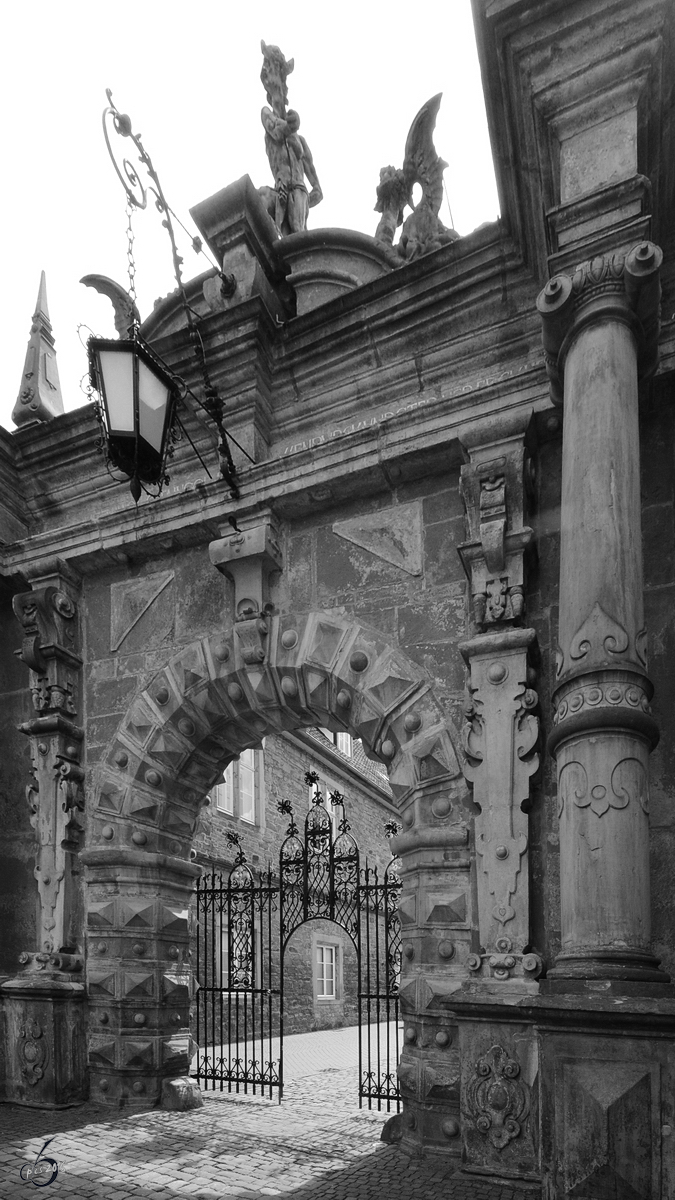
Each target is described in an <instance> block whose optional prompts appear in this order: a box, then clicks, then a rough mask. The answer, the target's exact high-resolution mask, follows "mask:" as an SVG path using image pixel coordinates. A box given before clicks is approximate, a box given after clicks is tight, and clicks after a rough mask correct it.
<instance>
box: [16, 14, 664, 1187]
mask: <svg viewBox="0 0 675 1200" xmlns="http://www.w3.org/2000/svg"><path fill="white" fill-rule="evenodd" d="M474 9H475V20H476V29H477V35H478V46H479V55H480V59H481V67H482V71H483V78H484V84H485V92H486V103H487V109H488V119H489V123H490V127H491V135H492V141H493V149H494V155H495V166H496V170H497V176H498V183H499V188H500V195H501V208H502V217H501V219H500V220H499V221H498V222H495V223H494V224H492V225H488V226H485V227H482V228H480V229H479V230H476V231H475V232H474V233H472V234H470V235H468V236H467V237H463V238H460V239H459V240H454V241H446V242H445V243H444V244H438V245H437V246H436V248H433V249H431V250H430V251H429V252H428V253H420V254H417V255H412V256H410V257H408V258H407V259H405V258H403V257H400V256H399V257H398V258H396V256H393V257H392V253H390V250H389V251H388V250H386V249H383V246H382V243H381V242H375V240H374V239H370V238H366V237H365V235H362V234H351V233H350V232H349V231H338V232H337V233H336V232H335V231H332V232H330V231H329V232H326V231H322V232H321V233H318V232H317V231H314V232H307V231H304V232H295V233H291V234H289V235H287V236H285V237H284V238H281V239H280V238H279V237H278V235H277V232H276V230H275V227H274V225H273V223H272V221H271V218H270V217H269V214H268V212H267V211H266V209H265V207H264V205H263V204H262V201H261V199H260V197H259V195H258V193H257V192H256V190H255V189H254V188H253V186H252V184H251V182H250V180H248V178H247V177H245V178H244V179H243V180H240V181H238V182H237V183H230V182H229V181H225V182H227V184H228V186H226V187H224V189H223V190H222V191H221V192H219V193H218V194H216V195H215V196H213V197H211V198H210V199H208V200H205V201H201V202H198V201H199V198H198V197H195V202H196V203H195V208H194V209H193V216H194V219H195V221H196V223H197V225H198V227H199V229H200V231H201V233H202V236H203V237H204V239H205V240H206V241H208V242H209V244H210V246H211V249H212V251H213V253H214V254H215V255H216V257H217V259H218V261H219V263H221V264H222V267H223V271H224V272H225V273H227V274H232V275H233V276H234V278H235V280H236V290H235V291H234V294H233V295H231V296H223V295H222V294H221V293H220V291H219V289H218V288H217V287H216V286H214V283H215V281H214V279H213V278H212V277H211V276H206V277H201V278H199V279H197V280H194V281H192V282H191V283H190V284H189V285H188V294H189V300H190V303H191V305H192V306H193V308H194V310H195V311H196V312H197V313H198V315H199V325H200V334H201V337H202V340H203V343H204V347H205V352H206V355H207V359H208V363H209V370H210V373H211V375H212V378H213V380H214V381H215V383H216V384H217V386H218V388H219V389H220V392H221V395H222V396H223V397H224V398H225V402H226V413H227V423H228V428H230V429H231V431H232V432H233V433H234V434H235V435H236V437H237V439H238V441H239V442H240V443H241V445H242V446H245V447H246V449H247V451H248V453H249V454H250V455H251V457H252V458H253V459H254V460H255V461H254V463H253V465H251V464H250V463H248V462H246V461H244V460H243V458H242V459H238V460H237V462H238V466H239V469H240V491H241V495H240V498H239V499H238V500H237V501H234V500H232V499H231V498H230V494H229V491H228V489H227V488H226V487H225V485H224V483H223V482H222V481H219V480H215V479H214V480H213V481H209V480H208V479H207V478H206V477H205V476H204V474H203V472H202V470H201V467H199V464H198V463H197V462H196V460H195V458H194V456H193V455H192V452H191V450H190V448H189V446H188V445H187V443H183V444H181V445H180V446H179V447H178V450H177V453H176V455H175V457H174V459H173V463H172V467H171V482H170V485H169V486H168V487H167V488H166V489H165V491H164V493H163V495H162V496H161V498H160V499H159V500H157V501H156V502H153V503H148V502H143V503H141V504H140V505H139V507H138V508H136V507H135V506H134V505H133V504H131V503H130V502H129V498H128V493H127V491H126V489H125V488H121V487H120V486H119V485H118V484H116V483H114V482H113V481H111V480H110V479H109V477H108V476H107V475H106V473H105V470H104V468H103V465H102V462H101V459H100V458H99V457H97V453H96V442H97V438H98V427H97V422H96V418H95V414H94V411H93V406H91V405H90V406H87V407H85V408H81V409H78V410H77V411H74V412H70V413H67V414H66V415H62V416H59V417H57V418H55V419H54V420H51V421H50V422H49V423H42V424H28V425H26V426H25V427H23V428H21V429H19V430H18V431H17V432H15V433H13V434H11V435H10V434H8V433H5V432H4V431H2V432H0V472H1V473H2V481H3V486H2V500H1V501H0V508H1V514H2V515H1V518H0V541H1V543H2V545H1V549H0V562H1V569H2V588H1V594H0V605H1V613H0V621H1V622H2V632H3V638H2V643H1V651H0V652H1V655H2V676H1V682H0V687H1V688H2V693H3V704H2V721H3V735H2V738H3V755H2V762H1V763H0V772H1V778H2V786H1V790H0V804H1V805H2V819H3V829H4V838H3V846H2V856H3V864H2V871H1V872H0V888H1V889H2V917H3V942H2V958H1V960H0V971H1V972H2V977H3V982H2V984H1V986H0V994H1V995H2V1003H1V1007H0V1019H1V1020H2V1030H3V1038H4V1046H5V1055H4V1072H5V1077H4V1085H3V1086H4V1096H5V1098H6V1099H7V1100H9V1101H18V1102H19V1103H23V1104H28V1105H33V1106H37V1107H41V1106H42V1107H54V1106H59V1105H65V1104H70V1103H77V1102H78V1101H80V1100H82V1099H83V1098H84V1097H85V1096H86V1095H87V1094H89V1095H91V1096H92V1098H95V1099H96V1100H97V1101H99V1102H101V1103H105V1104H109V1105H110V1106H111V1107H112V1108H125V1109H134V1108H143V1107H147V1106H149V1105H153V1104H156V1103H160V1102H161V1097H162V1088H163V1086H164V1085H165V1084H166V1081H168V1080H171V1079H174V1078H181V1077H183V1076H185V1075H186V1074H187V1072H188V1067H189V1061H190V1054H191V1044H190V1037H189V1024H188V1021H189V993H190V960H189V957H188V950H189V929H188V910H189V904H190V899H191V897H192V895H193V892H194V887H195V879H196V877H197V876H198V874H199V871H200V867H199V866H198V865H195V860H194V858H193V857H191V850H192V849H193V848H194V837H195V828H196V824H197V821H198V819H199V813H200V808H201V805H202V803H203V800H204V797H205V796H206V795H207V794H208V793H209V791H210V790H211V789H212V788H213V787H214V786H215V785H216V783H217V782H218V780H219V779H220V778H222V773H223V770H224V769H225V768H226V767H227V765H228V763H229V762H230V761H233V760H235V759H236V757H237V756H239V755H241V754H242V752H244V751H246V750H247V749H250V748H251V747H254V746H258V745H259V744H260V742H261V739H262V738H267V737H270V738H271V737H273V736H275V735H278V734H280V733H283V734H289V735H292V736H297V735H298V732H299V731H302V730H307V729H309V728H313V727H317V726H319V727H324V728H326V729H328V730H330V731H332V732H334V733H336V734H337V733H338V732H339V733H349V734H351V735H352V736H353V737H355V738H358V739H360V740H361V742H362V744H363V746H364V748H365V751H366V752H367V754H368V755H369V756H370V757H371V758H372V759H373V760H376V761H378V762H379V763H381V764H383V765H384V767H385V768H386V770H387V772H388V778H389V786H390V788H391V794H392V797H393V804H394V806H395V808H396V811H397V819H398V821H399V823H400V826H401V828H400V830H399V832H398V834H397V836H396V838H395V840H394V843H393V845H394V849H395V852H396V853H397V854H398V855H399V856H400V859H401V863H402V880H403V890H402V897H401V905H400V916H401V922H402V926H403V946H402V952H403V960H402V974H401V1008H402V1012H403V1017H404V1040H405V1047H404V1050H403V1054H402V1057H401V1062H400V1064H399V1080H400V1086H401V1093H402V1097H403V1110H402V1114H401V1122H400V1127H399V1129H398V1134H400V1136H401V1138H402V1142H403V1145H404V1146H405V1147H406V1148H407V1149H409V1150H416V1151H417V1150H420V1151H422V1152H427V1151H428V1152H438V1153H443V1154H447V1155H451V1156H455V1157H456V1159H457V1161H458V1163H460V1162H461V1164H462V1166H463V1169H464V1170H466V1171H467V1172H469V1173H472V1172H473V1173H475V1174H477V1175H487V1176H490V1175H491V1176H494V1177H500V1178H515V1179H521V1180H525V1181H530V1182H532V1183H533V1184H537V1183H539V1184H541V1185H542V1187H543V1194H544V1195H545V1196H546V1198H547V1200H552V1198H553V1197H556V1198H557V1197H566V1196H573V1195H574V1196H589V1197H590V1196H592V1195H595V1194H607V1195H609V1194H611V1195H616V1196H621V1197H633V1196H640V1197H650V1198H652V1200H657V1198H659V1200H666V1198H667V1197H670V1196H672V1195H673V1194H675V1136H674V1131H675V1112H674V1111H673V1096H674V1095H675V1088H674V1087H673V1073H674V1071H675V1001H674V993H673V985H672V983H671V979H672V976H673V972H674V971H675V946H674V944H673V912H674V911H675V891H674V890H673V883H672V878H673V872H672V861H673V830H672V815H671V808H672V799H673V778H672V773H673V751H672V747H673V738H674V733H675V729H674V724H673V723H674V721H675V716H674V713H675V706H674V705H673V656H674V655H675V641H674V633H673V628H674V626H673V620H674V618H673V611H674V610H673V603H672V597H673V594H674V590H675V561H674V558H673V545H674V534H675V528H674V524H673V500H674V496H673V479H674V472H673V407H672V399H673V364H674V362H675V257H674V251H675V212H674V208H675V180H674V178H673V172H674V171H675V156H674V155H673V153H672V139H673V127H672V105H671V99H670V98H671V96H672V89H673V80H672V73H673V70H674V65H675V55H674V54H673V43H672V38H673V30H672V24H673V9H672V5H669V4H667V3H662V2H661V0H633V2H632V3H630V4H628V3H625V2H624V0H603V2H602V3H597V2H593V3H591V0H573V2H572V3H570V2H566V3H562V0H546V3H543V4H542V3H531V2H530V0H507V2H506V3H503V4H500V5H488V4H486V3H483V0H475V5H474ZM94 265H95V264H94ZM143 332H144V335H145V337H146V338H147V339H148V341H149V342H150V343H151V344H152V346H153V347H154V349H155V350H156V352H157V353H158V354H160V355H161V356H162V358H163V359H164V360H165V361H166V362H168V363H169V364H170V365H172V366H173V368H174V369H175V370H177V371H179V372H180V373H181V374H182V375H183V376H184V378H185V379H186V380H187V382H188V383H189V384H190V386H191V387H193V388H195V389H196V390H198V389H199V386H200V385H199V379H198V373H197V370H196V367H195V366H194V362H193V355H192V350H191V344H190V338H189V336H188V332H187V330H186V328H185V321H184V315H183V310H182V308H181V306H180V304H179V302H178V299H177V298H176V297H175V296H169V297H168V298H167V299H166V300H165V301H163V302H162V303H161V304H160V305H159V306H158V307H157V308H156V309H155V311H154V313H153V314H152V315H151V316H150V317H148V319H147V320H146V321H145V322H144V325H143ZM186 421H187V427H188V431H189V433H190V436H191V438H192V439H193V441H194V442H195V443H196V445H197V446H198V448H199V450H200V453H201V454H202V457H204V458H205V460H206V461H207V462H210V463H211V464H212V465H215V463H216V442H215V437H214V436H212V434H211V432H210V430H209V427H208V425H207V424H205V423H204V422H203V421H202V420H201V419H200V418H199V417H198V414H197V413H196V412H193V413H191V415H190V417H189V418H186ZM237 453H238V452H237ZM231 517H232V518H234V521H235V525H234V526H233V525H232V524H231V522H230V518H231ZM242 601H246V603H245V604H244V605H243V607H242ZM250 601H253V607H252V608H251V605H250V603H249V602H250ZM16 652H18V654H17V653H16ZM24 796H26V798H27V802H26V800H24ZM197 848H198V847H197ZM603 1189H604V1190H603ZM612 1189H613V1190H612Z"/></svg>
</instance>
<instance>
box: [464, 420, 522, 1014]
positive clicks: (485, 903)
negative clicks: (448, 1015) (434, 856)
mask: <svg viewBox="0 0 675 1200" xmlns="http://www.w3.org/2000/svg"><path fill="white" fill-rule="evenodd" d="M470 456H471V462H470V464H467V465H466V466H464V467H463V468H462V481H461V488H462V495H463V498H464V503H465V505H466V510H467V517H468V523H469V533H470V535H471V540H470V541H469V542H466V543H465V544H464V545H463V546H461V547H460V548H459V553H460V556H461V558H462V562H463V564H464V567H465V570H466V572H467V575H468V577H469V580H470V582H471V592H472V608H473V616H474V624H475V629H476V636H475V637H474V638H472V639H471V640H470V641H467V642H464V643H462V645H460V650H461V652H462V655H463V656H464V659H465V661H466V664H467V666H468V668H469V672H470V676H469V681H468V688H469V696H470V699H469V702H468V705H467V710H466V717H465V724H464V749H465V751H466V756H467V759H466V765H465V768H464V774H465V776H466V779H467V780H468V782H469V783H471V784H472V785H473V799H474V802H475V803H476V804H477V805H478V807H479V809H480V813H479V815H478V816H477V817H476V820H475V830H476V836H475V851H476V877H477V892H478V945H477V946H476V947H475V952H474V953H473V954H472V955H471V957H470V960H469V964H468V965H469V969H470V971H471V973H472V975H473V977H474V978H475V979H477V980H478V979H480V980H481V981H482V982H483V983H484V984H486V985H489V986H490V988H496V990H497V991H500V990H503V989H504V987H505V986H507V987H511V988H512V987H513V986H514V985H515V986H517V987H520V988H523V987H525V988H526V989H529V990H536V986H537V985H536V984H535V982H534V981H535V980H536V978H537V976H538V975H539V973H540V971H541V965H542V964H541V960H540V958H539V956H538V955H537V954H534V953H532V952H531V951H530V949H529V942H530V925H529V872H528V818H527V815H526V813H525V812H524V811H523V805H525V804H526V802H527V799H528V796H529V786H530V777H531V776H532V775H533V774H534V772H535V771H536V770H537V767H538V765H539V756H538V754H537V753H536V749H535V748H536V743H537V738H538V735H539V722H538V720H537V717H536V716H535V715H534V710H535V709H536V707H537V703H538V697H537V693H536V691H534V688H533V684H534V682H535V680H536V676H535V672H534V667H533V660H534V655H535V654H536V634H535V631H534V629H525V628H520V623H521V621H522V618H523V616H524V611H525V595H524V591H525V568H526V562H525V553H526V550H527V548H528V546H530V544H531V542H532V537H533V535H532V530H531V529H530V528H529V527H528V526H526V525H525V524H524V514H525V504H526V491H527V478H528V471H529V462H528V459H527V456H526V452H525V446H524V438H523V435H522V433H520V434H518V435H516V436H509V437H505V438H502V439H501V440H499V441H495V442H491V443H490V444H489V445H482V446H475V447H473V448H472V449H471V450H470Z"/></svg>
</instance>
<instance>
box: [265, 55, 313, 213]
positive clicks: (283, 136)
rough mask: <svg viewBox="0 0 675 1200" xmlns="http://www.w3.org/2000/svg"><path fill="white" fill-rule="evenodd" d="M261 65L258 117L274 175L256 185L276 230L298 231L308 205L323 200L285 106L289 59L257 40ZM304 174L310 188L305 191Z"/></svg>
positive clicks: (307, 153)
mask: <svg viewBox="0 0 675 1200" xmlns="http://www.w3.org/2000/svg"><path fill="white" fill-rule="evenodd" d="M260 46H261V49H262V52H263V66H262V71H261V72H260V78H261V80H262V83H263V87H264V88H265V93H266V95H267V101H268V104H267V105H265V107H264V108H263V110H262V112H261V114H260V119H261V120H262V123H263V128H264V130H265V149H266V151H267V157H268V159H269V164H270V167H271V169H272V175H273V177H274V186H273V187H271V188H269V187H262V188H260V189H259V192H260V196H261V197H262V200H263V203H264V204H265V207H266V209H267V211H268V213H269V215H270V217H271V218H272V220H273V221H274V223H275V225H276V227H277V229H278V230H279V233H280V234H281V235H282V237H283V236H285V235H286V234H289V233H302V231H303V230H304V229H306V228H307V216H308V213H309V210H310V208H313V207H314V205H315V204H319V203H320V201H321V200H323V192H322V191H321V185H320V183H319V177H318V175H317V173H316V170H315V167H314V160H313V158H312V152H311V150H310V148H309V146H308V145H307V142H306V141H305V139H304V137H302V136H301V135H300V134H299V133H298V130H299V128H300V117H299V116H298V114H297V112H295V110H294V109H292V108H287V107H286V104H287V101H288V88H287V86H286V79H287V77H288V75H290V73H291V71H292V70H293V66H294V62H293V59H292V58H290V59H286V58H285V57H284V55H283V54H282V52H281V50H280V49H279V47H278V46H268V45H267V44H266V43H265V42H261V43H260ZM305 178H307V180H308V181H309V185H310V187H311V191H310V192H308V191H307V186H306V184H305Z"/></svg>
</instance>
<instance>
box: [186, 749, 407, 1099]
mask: <svg viewBox="0 0 675 1200" xmlns="http://www.w3.org/2000/svg"><path fill="white" fill-rule="evenodd" d="M305 781H306V783H307V784H308V785H309V786H310V787H311V788H312V789H313V793H312V802H311V805H310V809H309V812H308V814H307V816H306V818H305V822H304V828H303V830H302V831H301V830H300V828H299V827H298V825H297V824H296V821H295V816H294V814H293V807H292V805H291V803H290V802H289V801H288V800H281V801H279V803H278V805H277V807H278V809H279V811H280V812H281V813H282V815H286V816H288V817H289V818H290V820H289V824H288V827H287V830H286V837H285V839H284V841H283V843H282V846H281V850H280V852H279V872H278V876H276V877H275V876H274V875H273V873H272V870H271V868H270V867H269V866H268V868H267V871H265V872H263V873H262V874H261V875H260V877H259V879H258V881H257V882H256V880H255V879H254V877H253V875H252V873H251V871H250V869H249V867H248V865H247V863H246V859H245V856H244V854H243V852H242V850H241V847H240V845H239V838H238V836H237V834H234V833H231V834H228V838H229V840H230V842H231V844H233V845H234V846H235V847H236V850H237V853H236V857H235V862H234V866H233V868H232V870H231V872H230V875H229V877H228V879H227V880H224V879H223V877H222V875H220V874H218V873H212V874H210V875H205V876H203V877H202V879H201V880H200V881H199V883H198V885H197V926H198V929H197V964H196V967H197V1028H196V1034H197V1042H198V1044H199V1046H200V1047H201V1048H200V1051H199V1054H198V1063H197V1070H196V1072H195V1077H196V1078H197V1079H198V1080H199V1081H200V1082H201V1083H202V1084H203V1085H204V1086H205V1087H206V1088H208V1087H209V1086H210V1087H212V1088H214V1089H215V1088H216V1087H219V1088H220V1090H221V1091H222V1090H223V1089H224V1087H225V1086H227V1089H228V1090H229V1091H232V1090H235V1091H237V1092H239V1091H244V1092H248V1091H251V1092H253V1093H260V1094H263V1095H268V1096H269V1097H272V1096H273V1095H275V1094H276V1095H277V1097H278V1099H279V1100H281V1097H282V1095H283V1080H284V956H285V952H286V948H287V946H288V942H289V940H290V938H291V936H292V935H293V933H294V932H295V931H296V929H298V928H299V927H300V926H301V925H303V924H305V923H306V922H307V921H312V920H315V919H323V920H328V921H334V922H335V923H336V924H337V925H339V926H340V927H341V928H342V929H343V930H344V931H345V933H347V934H348V936H349V938H350V939H351V942H352V944H353V946H354V949H355V951H356V960H357V971H358V993H357V996H358V1025H359V1104H360V1105H363V1103H364V1101H366V1102H367V1105H368V1107H369V1108H372V1107H373V1105H374V1104H376V1106H377V1108H378V1109H382V1108H383V1107H386V1110H387V1112H390V1111H391V1109H392V1107H393V1108H395V1109H396V1111H397V1112H398V1110H399V1108H400V1093H399V1088H398V1079H397V1075H396V1067H397V1064H398V1059H399V1056H400V1049H401V1047H400V1041H399V994H398V993H399V975H400V964H401V926H400V920H399V914H398V902H399V895H400V891H401V882H400V879H399V877H398V874H397V867H398V861H397V860H395V859H394V860H392V862H390V863H389V865H388V866H387V867H386V868H385V869H384V870H381V869H380V868H378V867H377V866H375V867H370V866H369V864H368V862H367V861H366V862H365V863H364V865H363V866H361V863H360V856H359V848H358V846H357V844H356V841H355V840H354V837H353V835H352V833H351V828H350V825H349V822H348V820H347V815H346V810H345V803H344V797H343V796H342V794H341V793H340V792H332V793H331V794H330V797H329V798H328V799H329V801H330V804H331V806H332V807H333V808H334V809H335V810H336V817H337V816H338V810H339V813H340V814H341V815H340V817H339V820H336V822H335V824H336V828H335V829H334V821H333V820H332V819H331V815H330V813H329V812H328V811H327V808H326V804H325V801H324V796H323V794H322V792H321V790H320V788H319V779H318V776H317V775H316V774H315V773H314V772H311V771H308V772H307V773H306V775H305Z"/></svg>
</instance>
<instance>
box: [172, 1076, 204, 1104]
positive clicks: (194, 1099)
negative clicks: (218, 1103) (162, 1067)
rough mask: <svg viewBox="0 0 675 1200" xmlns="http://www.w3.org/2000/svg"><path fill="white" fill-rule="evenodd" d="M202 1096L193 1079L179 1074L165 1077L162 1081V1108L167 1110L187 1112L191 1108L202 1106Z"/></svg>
mask: <svg viewBox="0 0 675 1200" xmlns="http://www.w3.org/2000/svg"><path fill="white" fill-rule="evenodd" d="M203 1106H204V1098H203V1096H202V1094H201V1092H200V1090H199V1086H198V1084H197V1083H196V1082H195V1080H194V1079H188V1077H187V1076H180V1077H179V1078H178V1079H165V1080H164V1081H163V1083H162V1108H164V1109H166V1110H167V1111H168V1112H187V1111H188V1110H189V1109H191V1108H203Z"/></svg>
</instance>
